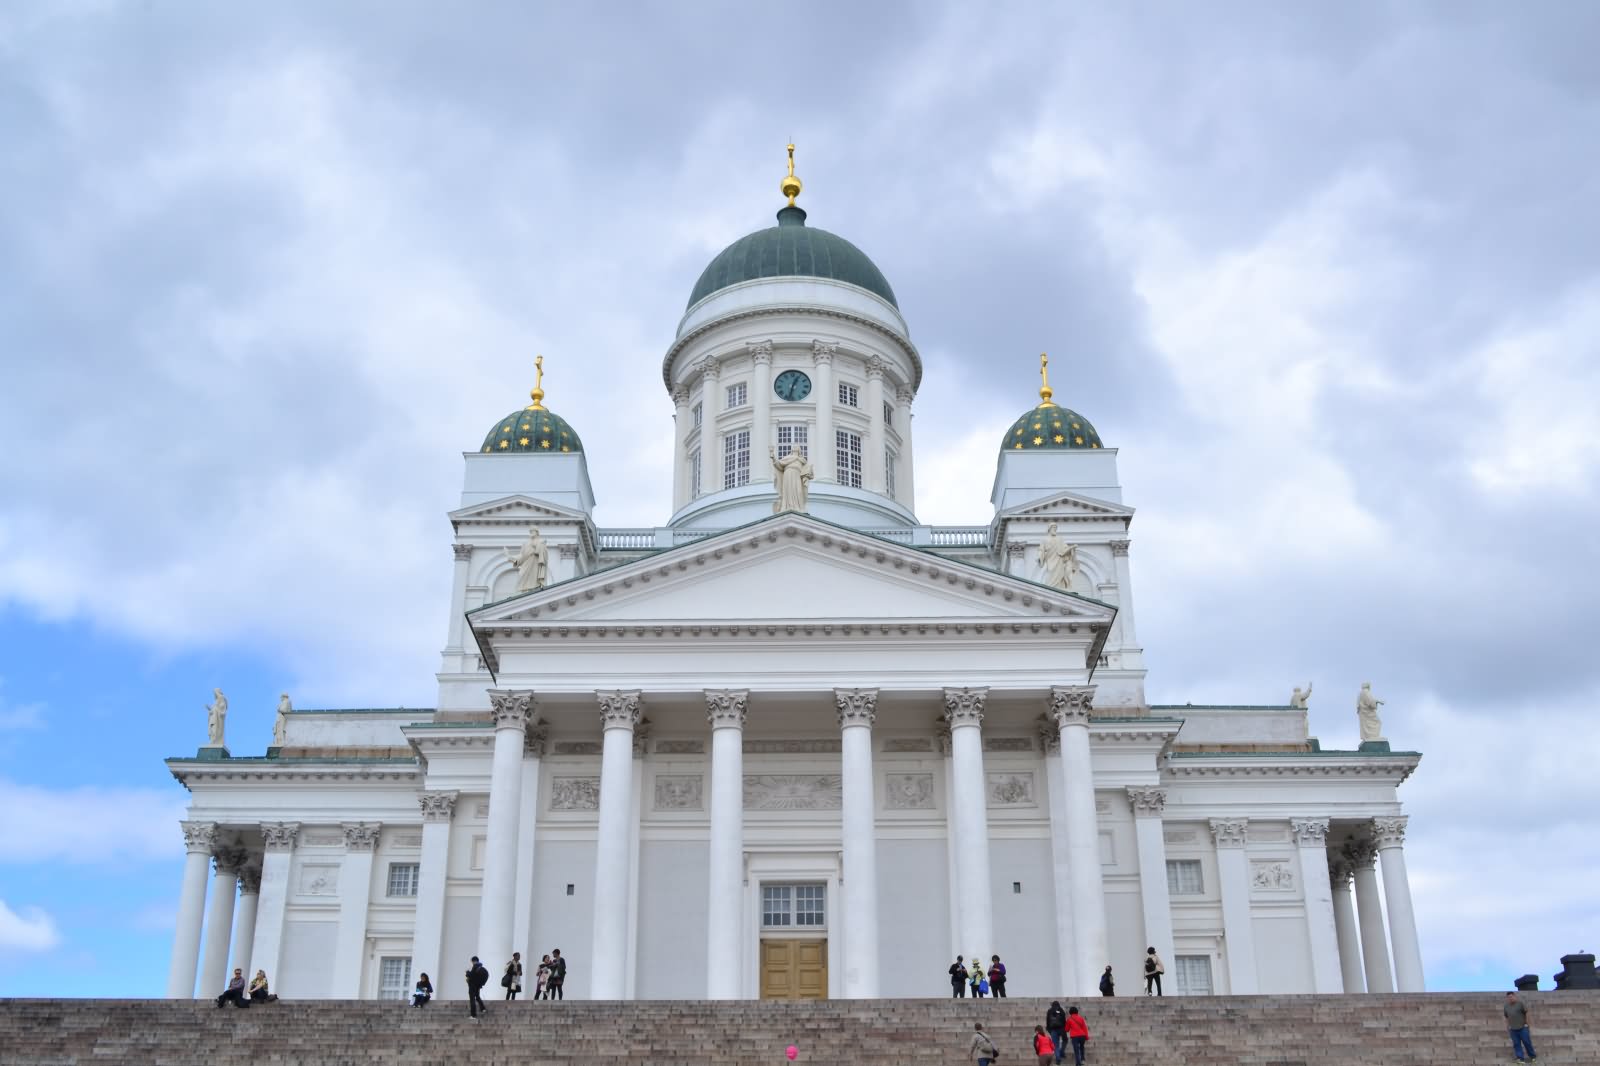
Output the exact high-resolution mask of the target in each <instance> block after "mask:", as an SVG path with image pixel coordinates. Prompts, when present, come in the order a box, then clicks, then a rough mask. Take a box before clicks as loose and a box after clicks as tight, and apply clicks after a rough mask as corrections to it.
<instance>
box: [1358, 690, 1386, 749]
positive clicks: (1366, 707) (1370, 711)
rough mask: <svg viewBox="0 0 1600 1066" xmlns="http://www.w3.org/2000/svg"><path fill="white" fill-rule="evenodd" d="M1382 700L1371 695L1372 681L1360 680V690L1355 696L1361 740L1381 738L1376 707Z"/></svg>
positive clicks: (1364, 741) (1379, 721) (1381, 724)
mask: <svg viewBox="0 0 1600 1066" xmlns="http://www.w3.org/2000/svg"><path fill="white" fill-rule="evenodd" d="M1382 706H1383V701H1382V700H1380V699H1377V698H1376V697H1374V696H1373V695H1372V682H1371V681H1363V682H1361V692H1360V694H1359V695H1357V696H1356V717H1357V718H1358V719H1360V720H1361V741H1362V743H1366V742H1367V741H1371V740H1382V739H1383V722H1382V721H1381V720H1380V719H1379V718H1378V708H1379V707H1382Z"/></svg>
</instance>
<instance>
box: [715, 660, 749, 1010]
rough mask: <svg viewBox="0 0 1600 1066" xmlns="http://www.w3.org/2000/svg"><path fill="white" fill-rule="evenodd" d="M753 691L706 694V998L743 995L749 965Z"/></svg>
mask: <svg viewBox="0 0 1600 1066" xmlns="http://www.w3.org/2000/svg"><path fill="white" fill-rule="evenodd" d="M749 698H750V694H749V693H748V692H743V691H716V692H707V693H706V719H707V721H709V722H710V723H711V857H710V866H709V870H710V873H709V878H708V880H707V883H706V907H707V909H706V998H707V999H738V998H739V993H740V982H739V976H740V974H741V973H742V972H743V970H744V967H743V966H742V965H741V959H740V958H739V944H740V942H741V940H742V936H741V934H742V932H743V926H742V923H741V921H740V917H739V916H740V915H741V914H743V913H744V723H745V716H746V714H747V713H748V712H747V707H748V703H749Z"/></svg>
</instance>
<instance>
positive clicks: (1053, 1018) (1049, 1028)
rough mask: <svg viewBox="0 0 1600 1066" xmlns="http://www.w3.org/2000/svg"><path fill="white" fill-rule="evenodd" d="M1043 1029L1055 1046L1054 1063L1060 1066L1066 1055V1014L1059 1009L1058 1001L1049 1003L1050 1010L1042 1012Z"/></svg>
mask: <svg viewBox="0 0 1600 1066" xmlns="http://www.w3.org/2000/svg"><path fill="white" fill-rule="evenodd" d="M1044 1029H1045V1032H1047V1033H1049V1034H1050V1040H1051V1042H1052V1043H1054V1044H1055V1046H1056V1063H1057V1066H1060V1062H1061V1060H1062V1058H1064V1057H1065V1056H1066V1054H1067V1012H1066V1011H1064V1010H1062V1009H1061V1001H1060V1000H1059V999H1057V1000H1052V1001H1051V1002H1050V1009H1049V1010H1047V1011H1045V1012H1044Z"/></svg>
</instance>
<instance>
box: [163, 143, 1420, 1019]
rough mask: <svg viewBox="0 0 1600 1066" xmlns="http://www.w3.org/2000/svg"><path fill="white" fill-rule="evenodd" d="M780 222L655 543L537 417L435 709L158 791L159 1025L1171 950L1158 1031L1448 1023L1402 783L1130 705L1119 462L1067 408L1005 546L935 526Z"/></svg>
mask: <svg viewBox="0 0 1600 1066" xmlns="http://www.w3.org/2000/svg"><path fill="white" fill-rule="evenodd" d="M783 191H784V192H785V194H786V195H788V196H789V198H790V199H789V204H788V206H786V207H784V208H783V209H782V210H781V211H779V213H778V222H779V224H778V225H777V226H774V227H771V228H769V229H765V230H761V231H758V232H756V233H752V234H750V235H749V236H747V237H744V238H742V239H741V240H739V241H736V242H735V243H734V244H732V245H730V246H729V247H728V248H727V249H726V250H725V251H723V252H722V253H721V254H719V255H718V256H717V257H716V258H715V259H714V260H713V261H712V263H711V264H710V265H709V266H708V267H707V268H706V270H705V272H704V274H702V275H701V277H700V279H699V282H698V283H697V285H696V286H695V289H694V291H693V294H692V296H691V298H690V301H689V306H688V309H687V311H686V313H685V314H684V316H683V318H682V320H681V321H680V323H679V325H678V328H677V332H676V335H675V336H674V338H673V340H672V342H671V344H670V345H669V346H668V347H667V350H666V355H665V358H664V359H663V361H662V367H661V371H662V382H663V386H664V388H665V391H666V393H667V395H668V396H670V398H671V401H672V404H673V407H674V412H675V422H674V425H675V430H674V442H675V462H674V480H673V487H672V491H673V513H672V515H671V517H670V518H669V519H668V520H667V522H666V523H665V524H664V525H662V526H659V527H656V528H644V529H606V528H601V527H597V526H596V525H595V523H594V521H593V519H592V512H593V507H594V494H593V491H592V489H591V487H590V483H589V476H588V472H587V467H586V460H585V453H584V449H583V445H582V442H581V439H580V438H579V435H578V428H581V427H574V426H571V425H569V424H568V423H567V422H566V421H565V420H564V419H562V418H560V417H559V416H557V415H555V414H554V413H553V412H551V411H550V410H548V409H547V408H546V407H545V405H544V403H543V397H544V393H543V391H542V389H540V388H537V387H536V388H535V391H534V394H533V403H532V404H531V405H529V406H527V407H525V408H519V409H517V410H515V411H513V412H511V413H510V414H509V415H507V416H506V417H504V418H502V419H500V420H498V421H496V422H495V423H494V425H493V426H492V427H491V428H490V429H489V432H488V434H487V436H486V438H485V440H484V441H483V443H482V445H481V446H479V447H478V448H476V449H474V450H473V451H471V452H468V453H466V454H465V456H464V465H465V474H464V482H463V490H462V495H461V500H460V506H459V507H458V508H457V509H456V510H454V511H452V512H450V515H449V518H450V523H451V527H452V529H453V537H452V538H451V544H450V549H451V553H452V558H453V564H452V565H453V568H454V570H453V573H454V581H453V585H452V590H453V591H452V599H451V603H450V606H449V612H448V616H447V619H446V623H447V624H446V626H445V630H446V636H445V645H444V650H443V662H442V665H441V667H440V670H439V673H438V681H439V689H438V703H437V707H436V709H433V710H422V711H418V710H323V711H310V710H289V709H288V708H287V706H285V708H284V712H286V713H281V714H280V718H279V722H278V728H277V731H276V735H275V738H274V745H273V746H272V747H271V748H270V749H269V750H268V751H267V752H266V753H265V754H264V755H251V756H242V755H234V754H232V753H231V752H229V751H228V749H227V748H226V747H225V746H224V744H223V740H222V736H221V725H220V722H219V723H216V724H215V726H214V729H213V735H212V738H211V739H212V743H211V744H209V745H208V746H206V747H204V748H202V749H200V751H199V753H198V754H197V756H196V757H194V758H174V759H172V760H170V761H169V763H168V765H169V767H170V768H171V770H172V773H173V774H174V776H175V777H176V778H177V779H178V780H179V781H180V782H181V783H182V784H183V785H184V787H185V788H187V789H188V790H189V792H190V794H191V805H190V808H189V812H188V817H187V820H185V821H184V822H183V824H182V829H183V834H184V839H185V841H186V844H187V848H188V857H187V861H186V865H185V868H184V873H183V883H182V890H181V896H180V905H179V917H178V928H177V933H176V937H175V942H174V946H173V955H172V962H171V970H170V977H169V984H168V994H169V995H170V996H173V997H189V996H193V995H215V994H216V993H217V992H218V991H220V990H221V988H222V987H223V986H224V984H225V978H226V976H227V975H228V974H229V973H231V971H232V969H233V968H234V967H240V968H242V969H244V971H245V973H246V975H249V974H251V973H253V972H254V971H255V970H256V969H258V968H259V969H264V970H266V971H267V973H268V975H269V977H270V978H271V980H272V985H273V989H274V991H276V992H279V993H281V994H282V995H284V996H286V997H291V998H296V999H306V998H318V997H327V998H373V997H385V998H399V997H401V996H403V995H404V994H406V993H407V992H408V991H409V989H410V987H411V983H412V981H414V980H415V978H416V975H417V974H419V973H421V972H427V973H428V974H430V975H431V977H432V979H433V981H434V984H435V986H436V987H437V988H438V990H439V994H440V995H441V996H444V997H459V996H463V995H464V983H463V981H462V978H461V974H462V972H463V971H464V970H465V968H466V965H467V961H468V959H469V958H470V957H471V956H473V955H478V956H481V957H482V958H483V960H484V963H485V964H486V965H487V966H488V967H489V969H490V970H491V972H492V973H494V974H495V975H496V977H498V975H499V973H500V971H501V967H503V965H504V963H505V962H506V960H507V959H509V958H510V956H511V953H512V952H513V951H520V952H521V953H522V957H523V959H524V960H525V963H526V964H527V973H528V979H527V982H526V983H527V984H528V985H531V983H532V972H533V965H534V963H535V962H536V961H537V960H538V959H539V957H540V956H541V955H543V954H546V953H548V952H549V951H550V950H551V949H552V948H560V949H561V950H562V953H563V955H564V956H565V957H566V958H567V959H568V960H569V965H570V971H569V977H568V980H567V984H566V992H567V994H568V995H570V996H573V997H574V998H594V999H671V998H691V999H693V998H714V999H716V998H757V997H901V996H939V995H948V994H949V992H950V988H949V984H948V977H947V969H948V967H949V965H950V963H951V962H952V961H953V959H954V958H955V956H956V955H958V954H960V955H964V956H966V957H967V958H968V959H969V960H970V959H971V958H973V957H975V956H976V957H980V958H982V959H985V960H987V959H988V958H989V957H990V956H991V955H996V954H997V955H999V956H1001V958H1002V959H1003V960H1004V961H1005V963H1006V965H1007V967H1008V971H1009V974H1010V981H1009V985H1010V989H1011V991H1012V992H1013V993H1014V994H1021V995H1051V996H1067V995H1076V996H1085V995H1092V994H1094V991H1095V989H1096V985H1097V982H1098V981H1099V977H1100V974H1101V972H1102V971H1103V970H1104V968H1105V967H1106V966H1107V965H1110V966H1112V967H1113V968H1114V973H1115V974H1116V976H1117V978H1118V981H1119V987H1118V991H1119V993H1120V994H1124V995H1127V994H1133V993H1136V992H1138V991H1139V990H1140V988H1141V985H1142V980H1141V978H1142V963H1143V960H1144V957H1145V949H1146V948H1147V947H1150V946H1154V947H1155V948H1156V949H1157V950H1158V952H1159V953H1160V954H1161V956H1162V957H1163V959H1165V960H1166V968H1167V973H1166V976H1165V991H1166V993H1167V994H1169V995H1171V994H1190V995H1199V994H1245V993H1256V992H1261V993H1268V992H1271V993H1282V992H1361V991H1367V990H1370V991H1389V990H1391V989H1398V990H1400V991H1420V990H1422V988H1423V973H1422V964H1421V956H1420V951H1419V947H1418V943H1417V932H1416V924H1415V921H1414V918H1413V913H1412V906H1411V896H1410V890H1409V887H1408V884H1407V877H1406V867H1405V858H1404V850H1403V843H1404V837H1405V824H1406V819H1405V816H1404V815H1403V814H1402V813H1401V804H1400V801H1399V798H1398V794H1397V790H1398V788H1399V786H1400V784H1401V782H1403V781H1404V780H1405V779H1406V777H1407V776H1408V775H1409V774H1410V773H1411V772H1412V770H1413V769H1415V767H1416V765H1417V763H1418V760H1419V756H1418V755H1416V754H1415V753H1405V752H1397V751H1391V750H1390V748H1389V745H1388V744H1387V743H1386V742H1384V741H1381V740H1372V741H1369V742H1367V743H1363V744H1362V745H1361V750H1356V751H1329V750H1322V749H1321V748H1320V747H1319V745H1318V744H1317V742H1316V741H1315V740H1314V739H1312V738H1311V737H1310V736H1309V734H1308V728H1307V716H1306V711H1305V708H1304V700H1300V699H1297V700H1296V701H1295V703H1297V704H1298V706H1296V705H1285V706H1246V705H1238V706H1206V707H1197V706H1188V705H1185V706H1182V707H1173V706H1151V705H1149V704H1148V703H1147V702H1146V700H1145V695H1144V678H1145V661H1144V653H1143V650H1142V649H1141V647H1140V644H1139V639H1138V634H1137V631H1136V629H1135V622H1134V619H1135V611H1134V596H1133V582H1132V569H1131V563H1130V559H1131V557H1132V543H1133V542H1132V541H1131V539H1130V526H1131V524H1132V520H1133V515H1134V511H1133V508H1131V507H1129V506H1128V505H1126V504H1125V503H1124V502H1123V499H1122V491H1121V488H1120V487H1119V484H1118V478H1117V451H1116V449H1115V448H1113V447H1109V446H1106V445H1105V444H1104V443H1103V442H1102V441H1101V439H1100V437H1099V436H1098V434H1097V433H1096V431H1095V429H1094V428H1093V426H1092V425H1091V424H1090V423H1089V421H1088V420H1087V419H1086V418H1084V417H1083V416H1082V415H1079V414H1077V413H1076V412H1074V411H1072V410H1069V409H1068V408H1066V407H1063V406H1060V405H1058V404H1056V403H1054V402H1053V399H1052V394H1051V391H1050V389H1049V387H1048V384H1046V387H1045V388H1043V389H1041V390H1040V391H1041V402H1040V403H1039V404H1038V405H1037V406H1034V407H1032V408H1030V409H1029V410H1028V411H1026V412H1024V413H1023V414H1022V415H1021V417H1019V418H1018V419H1017V421H1016V422H1015V424H1014V425H1012V426H1011V427H1010V428H1008V430H1007V431H1006V434H1005V438H1004V440H1002V441H997V442H996V444H997V459H996V470H995V477H994V486H993V493H992V501H993V512H992V514H990V515H987V516H984V517H983V519H982V521H981V522H980V523H978V524H974V525H971V526H960V527H940V526H928V525H924V524H923V523H921V522H919V521H918V519H917V516H916V514H915V513H914V510H913V506H912V504H913V486H914V463H913V458H914V453H913V446H912V424H913V423H912V415H913V410H914V402H915V398H916V394H917V390H918V386H919V385H920V384H921V378H922V371H923V367H922V361H921V359H920V357H919V355H918V352H917V348H916V347H915V345H914V344H913V343H912V341H911V335H910V331H909V329H908V327H907V325H906V322H905V320H904V319H903V318H902V317H901V314H900V311H899V308H898V306H897V304H896V301H895V297H894V292H893V290H892V289H891V288H890V286H889V283H888V282H887V280H885V278H884V276H883V274H882V273H881V272H880V271H879V270H878V268H877V267H876V266H875V265H874V264H873V263H872V261H871V260H869V259H868V258H867V257H866V256H865V255H864V254H862V253H861V251H860V250H858V249H857V248H855V247H854V246H853V245H851V244H850V243H849V242H847V241H845V240H843V239H841V238H839V237H837V236H835V235H833V234H830V233H827V232H826V231H823V230H820V229H817V228H815V227H809V226H807V225H806V215H805V212H804V211H802V210H801V209H800V208H798V207H797V206H795V204H794V196H795V194H797V193H798V191H799V182H798V180H797V179H794V178H793V177H792V163H791V177H790V178H787V179H785V182H784V189H783ZM796 453H797V454H796ZM791 456H792V457H793V458H792V459H791V458H790V457H791ZM779 461H782V462H783V463H785V464H787V466H788V467H789V468H790V469H789V470H788V472H787V473H784V472H782V471H780V470H779V468H778V465H777V463H778V462H779ZM807 474H809V475H810V476H805V475H807ZM780 487H781V488H782V489H783V492H784V498H783V499H782V500H780V498H779V491H780ZM797 491H798V494H799V495H798V497H796V496H795V493H796V492H797ZM780 503H787V504H788V505H789V508H790V509H781V507H780ZM1380 880H1381V890H1380Z"/></svg>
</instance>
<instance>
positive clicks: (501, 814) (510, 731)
mask: <svg viewBox="0 0 1600 1066" xmlns="http://www.w3.org/2000/svg"><path fill="white" fill-rule="evenodd" d="M489 703H490V705H491V706H492V707H493V709H494V762H493V764H492V765H491V767H490V770H489V828H488V832H487V834H486V835H485V839H484V845H483V899H482V901H481V903H480V904H479V911H478V950H477V951H476V952H474V954H476V955H478V956H479V957H480V958H482V959H483V960H484V965H485V966H488V967H490V968H491V969H493V968H494V967H495V966H503V965H505V962H506V960H507V959H509V958H511V952H512V951H513V950H515V949H514V948H513V946H512V944H511V935H512V931H513V929H514V928H515V924H514V922H513V916H512V910H513V907H514V905H515V903H516V896H517V823H518V822H519V821H520V820H521V814H522V749H523V746H524V744H525V743H526V741H525V736H526V733H527V728H528V722H529V721H530V720H531V719H532V718H533V714H534V697H533V693H532V692H528V691H525V690H523V691H512V690H509V689H490V690H489Z"/></svg>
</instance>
